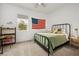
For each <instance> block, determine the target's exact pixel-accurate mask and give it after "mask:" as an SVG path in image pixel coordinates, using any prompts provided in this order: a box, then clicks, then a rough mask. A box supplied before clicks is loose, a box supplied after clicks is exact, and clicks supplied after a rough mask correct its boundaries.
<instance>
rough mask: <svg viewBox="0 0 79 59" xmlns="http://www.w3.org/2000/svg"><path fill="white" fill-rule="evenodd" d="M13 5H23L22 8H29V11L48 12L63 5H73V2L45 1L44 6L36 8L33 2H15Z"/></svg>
mask: <svg viewBox="0 0 79 59" xmlns="http://www.w3.org/2000/svg"><path fill="white" fill-rule="evenodd" d="M15 5H17V6H20V7H23V8H27V9H28V10H31V11H35V12H39V13H44V14H48V13H51V12H53V11H55V10H57V9H58V8H60V7H63V6H65V5H73V4H67V3H45V5H46V7H37V8H35V3H15Z"/></svg>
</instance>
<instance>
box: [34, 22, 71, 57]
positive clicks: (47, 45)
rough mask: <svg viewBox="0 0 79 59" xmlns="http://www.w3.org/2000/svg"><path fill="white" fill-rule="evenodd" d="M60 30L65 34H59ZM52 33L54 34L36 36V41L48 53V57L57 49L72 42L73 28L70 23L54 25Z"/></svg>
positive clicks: (38, 34)
mask: <svg viewBox="0 0 79 59" xmlns="http://www.w3.org/2000/svg"><path fill="white" fill-rule="evenodd" d="M54 29H57V30H54ZM59 29H62V30H63V33H57V31H58V30H59ZM51 31H52V32H50V33H35V34H34V41H35V42H37V43H38V44H39V45H40V46H41V47H42V48H44V50H46V51H47V52H48V56H49V55H50V54H52V53H53V51H54V49H55V48H57V47H59V46H61V45H63V44H65V43H67V42H68V41H69V40H70V36H71V26H70V24H69V23H65V24H55V25H52V27H51Z"/></svg>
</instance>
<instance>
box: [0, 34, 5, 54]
mask: <svg viewBox="0 0 79 59" xmlns="http://www.w3.org/2000/svg"><path fill="white" fill-rule="evenodd" d="M4 38H5V36H0V49H1V51H0V54H3V39H4Z"/></svg>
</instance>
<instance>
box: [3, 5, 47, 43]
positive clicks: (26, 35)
mask: <svg viewBox="0 0 79 59" xmlns="http://www.w3.org/2000/svg"><path fill="white" fill-rule="evenodd" d="M17 14H22V15H26V16H28V17H29V19H28V20H29V24H28V31H22V32H21V31H19V30H17V32H16V41H17V42H21V41H27V40H31V39H33V36H34V33H36V32H41V31H44V30H45V29H38V30H34V29H32V21H31V17H35V18H43V19H46V17H45V15H44V14H41V13H37V12H34V11H29V10H27V9H24V8H21V7H17V6H14V5H9V4H2V16H1V20H2V21H1V25H4V26H6V27H7V26H10V27H16V25H17ZM8 21H13V23H14V24H13V25H6V22H8Z"/></svg>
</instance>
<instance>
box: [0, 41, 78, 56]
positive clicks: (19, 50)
mask: <svg viewBox="0 0 79 59" xmlns="http://www.w3.org/2000/svg"><path fill="white" fill-rule="evenodd" d="M0 55H1V56H47V55H48V54H47V52H46V51H44V50H43V49H42V48H41V47H40V46H39V45H38V44H36V43H34V42H24V43H19V44H14V45H12V46H11V48H10V46H5V47H4V53H3V54H0ZM53 55H54V56H72V55H73V56H75V55H76V56H78V55H79V49H77V48H74V47H69V46H63V47H61V48H59V49H57V50H56V51H55V52H54V54H53Z"/></svg>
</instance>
